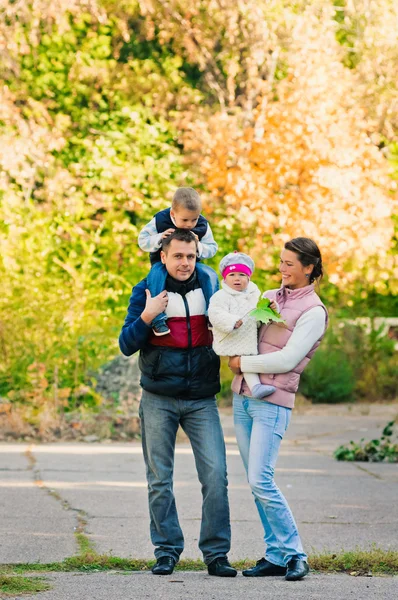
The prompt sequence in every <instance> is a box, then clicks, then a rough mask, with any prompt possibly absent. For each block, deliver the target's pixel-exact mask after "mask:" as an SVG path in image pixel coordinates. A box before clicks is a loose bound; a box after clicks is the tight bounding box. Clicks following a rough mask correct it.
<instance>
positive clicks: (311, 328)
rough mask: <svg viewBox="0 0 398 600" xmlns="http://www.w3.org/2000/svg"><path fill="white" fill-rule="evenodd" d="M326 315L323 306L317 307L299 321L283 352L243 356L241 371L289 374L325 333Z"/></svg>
mask: <svg viewBox="0 0 398 600" xmlns="http://www.w3.org/2000/svg"><path fill="white" fill-rule="evenodd" d="M325 322H326V314H325V310H324V309H323V308H322V306H315V308H311V310H309V311H308V312H306V313H304V314H303V315H302V316H301V317H300V318H299V319H298V321H297V323H296V326H295V328H294V330H293V333H292V335H291V336H290V338H289V340H288V342H287V344H286V346H285V347H284V348H282V350H277V351H276V352H269V353H268V354H259V355H258V356H242V357H241V360H240V369H241V371H242V372H244V373H287V372H288V371H291V370H292V369H294V368H295V367H297V365H298V364H299V363H300V362H301V361H302V360H303V358H304V357H305V356H306V355H307V354H308V352H309V351H310V350H311V348H312V347H313V345H314V344H315V343H316V342H317V341H318V340H319V338H320V337H321V336H322V335H323V333H324V331H325Z"/></svg>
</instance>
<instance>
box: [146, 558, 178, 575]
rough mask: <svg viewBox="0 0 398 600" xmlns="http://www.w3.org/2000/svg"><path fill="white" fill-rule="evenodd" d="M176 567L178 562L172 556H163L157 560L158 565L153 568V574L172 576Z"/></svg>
mask: <svg viewBox="0 0 398 600" xmlns="http://www.w3.org/2000/svg"><path fill="white" fill-rule="evenodd" d="M175 566H176V561H175V560H174V558H173V557H172V556H161V557H160V558H158V559H157V561H156V565H154V566H153V567H152V573H154V574H155V575H171V573H172V572H173V571H174V567H175Z"/></svg>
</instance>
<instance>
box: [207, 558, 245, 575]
mask: <svg viewBox="0 0 398 600" xmlns="http://www.w3.org/2000/svg"><path fill="white" fill-rule="evenodd" d="M207 571H208V573H209V575H216V576H217V577H235V576H236V575H237V573H238V571H237V570H236V569H234V568H233V567H231V565H230V564H229V561H228V558H227V557H226V556H220V557H219V558H215V559H214V560H212V561H211V563H209V564H208V565H207Z"/></svg>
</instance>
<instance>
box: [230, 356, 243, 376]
mask: <svg viewBox="0 0 398 600" xmlns="http://www.w3.org/2000/svg"><path fill="white" fill-rule="evenodd" d="M228 366H229V368H230V369H231V371H232V373H235V375H240V374H241V372H242V371H241V370H240V356H231V357H230V358H229V361H228Z"/></svg>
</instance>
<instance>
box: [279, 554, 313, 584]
mask: <svg viewBox="0 0 398 600" xmlns="http://www.w3.org/2000/svg"><path fill="white" fill-rule="evenodd" d="M309 570H310V568H309V566H308V563H307V562H306V561H305V560H300V559H299V558H292V559H291V560H289V562H288V563H287V571H286V577H285V579H286V580H287V581H297V580H298V579H302V578H303V577H305V576H306V575H307V573H308V572H309Z"/></svg>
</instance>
